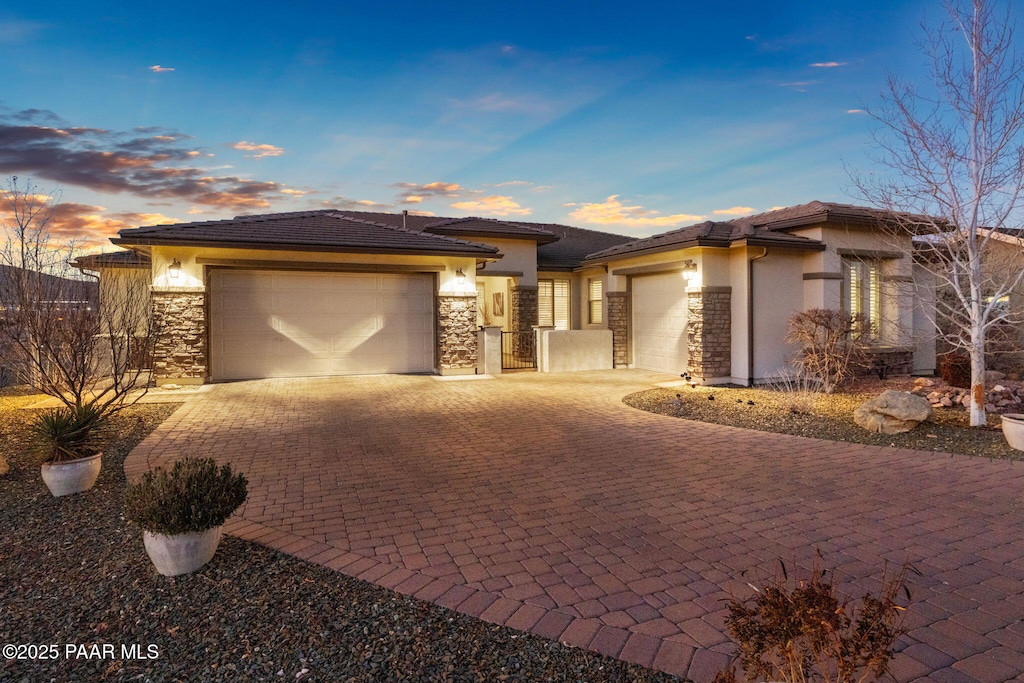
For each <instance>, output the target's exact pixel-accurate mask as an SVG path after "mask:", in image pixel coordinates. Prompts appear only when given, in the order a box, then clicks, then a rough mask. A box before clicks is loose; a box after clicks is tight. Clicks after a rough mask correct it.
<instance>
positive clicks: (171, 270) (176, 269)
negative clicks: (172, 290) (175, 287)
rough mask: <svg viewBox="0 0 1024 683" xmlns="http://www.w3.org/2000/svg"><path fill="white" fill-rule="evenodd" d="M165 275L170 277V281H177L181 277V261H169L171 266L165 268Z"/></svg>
mask: <svg viewBox="0 0 1024 683" xmlns="http://www.w3.org/2000/svg"><path fill="white" fill-rule="evenodd" d="M167 274H168V275H170V276H171V279H172V280H177V279H178V278H180V277H181V261H179V260H178V259H174V260H173V261H171V265H169V266H167Z"/></svg>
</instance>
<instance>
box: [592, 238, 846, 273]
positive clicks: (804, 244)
mask: <svg viewBox="0 0 1024 683" xmlns="http://www.w3.org/2000/svg"><path fill="white" fill-rule="evenodd" d="M735 246H741V247H742V246H747V247H773V248H780V249H792V250H796V251H825V249H826V248H827V247H826V246H825V245H824V244H822V243H821V242H818V241H817V240H797V239H781V240H780V239H772V238H770V237H746V238H744V239H740V240H735V241H730V240H725V239H709V238H706V237H702V238H697V239H693V240H688V241H686V242H679V243H677V244H664V245H658V246H654V247H648V248H646V249H637V250H636V251H627V252H622V253H621V254H610V255H608V256H601V257H598V258H590V257H588V258H585V259H583V262H582V264H581V265H582V267H587V266H595V265H600V264H604V263H609V262H611V261H622V260H624V259H629V258H634V257H636V256H647V255H650V254H663V253H666V252H670V251H681V250H683V249H694V248H697V247H705V248H712V249H729V248H730V247H735Z"/></svg>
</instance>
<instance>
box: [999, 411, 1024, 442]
mask: <svg viewBox="0 0 1024 683" xmlns="http://www.w3.org/2000/svg"><path fill="white" fill-rule="evenodd" d="M1002 421H1003V438H1005V439H1006V443H1008V444H1010V448H1015V449H1017V450H1018V451H1024V415H1022V414H1020V413H1015V414H1014V413H1010V414H1006V415H1003V416H1002Z"/></svg>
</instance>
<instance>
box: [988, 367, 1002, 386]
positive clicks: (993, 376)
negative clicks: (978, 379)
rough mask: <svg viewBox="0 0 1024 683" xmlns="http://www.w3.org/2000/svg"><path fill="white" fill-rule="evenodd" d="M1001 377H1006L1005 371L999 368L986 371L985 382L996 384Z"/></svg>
mask: <svg viewBox="0 0 1024 683" xmlns="http://www.w3.org/2000/svg"><path fill="white" fill-rule="evenodd" d="M1001 379H1006V373H1005V372H999V371H998V370H986V371H985V384H995V383H996V382H998V381H999V380H1001Z"/></svg>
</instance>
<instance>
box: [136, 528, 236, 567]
mask: <svg viewBox="0 0 1024 683" xmlns="http://www.w3.org/2000/svg"><path fill="white" fill-rule="evenodd" d="M220 536H221V527H219V526H218V527H214V528H212V529H207V530H206V531H199V532H196V533H189V534H174V535H171V536H166V535H164V534H154V533H151V532H149V531H144V532H142V542H143V543H144V544H145V546H146V552H147V553H148V554H149V559H150V560H152V561H153V565H154V566H156V570H157V571H158V572H160V573H161V574H163V575H164V576H178V575H179V574H188V573H189V572H194V571H195V570H197V569H199V568H200V567H202V566H203V565H204V564H206V563H207V562H209V561H210V560H211V559H213V554H214V553H215V552H217V546H218V545H220Z"/></svg>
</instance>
